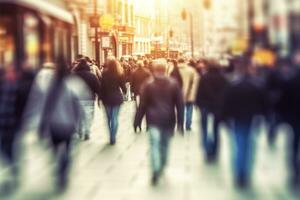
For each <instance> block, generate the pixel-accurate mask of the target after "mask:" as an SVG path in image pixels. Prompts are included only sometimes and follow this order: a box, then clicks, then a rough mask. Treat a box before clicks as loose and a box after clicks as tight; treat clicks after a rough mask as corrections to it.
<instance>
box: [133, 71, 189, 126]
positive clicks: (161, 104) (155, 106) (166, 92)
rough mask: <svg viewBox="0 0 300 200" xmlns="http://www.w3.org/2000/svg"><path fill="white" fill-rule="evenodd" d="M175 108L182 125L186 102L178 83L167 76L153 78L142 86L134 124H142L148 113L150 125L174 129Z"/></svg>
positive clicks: (179, 124)
mask: <svg viewBox="0 0 300 200" xmlns="http://www.w3.org/2000/svg"><path fill="white" fill-rule="evenodd" d="M175 108H176V111H177V112H176V113H177V123H178V126H180V127H182V125H183V112H184V102H183V95H182V92H181V88H180V87H179V85H178V83H177V82H176V81H175V80H174V79H172V78H169V77H166V76H162V77H154V78H151V79H149V80H148V81H146V82H145V84H144V85H143V87H142V93H141V103H140V106H139V107H138V109H137V113H136V116H135V120H134V125H135V126H138V125H140V124H141V121H142V118H143V116H144V115H145V114H146V120H147V124H148V125H153V126H157V127H159V128H165V129H171V130H172V129H174V127H175V125H176V114H175Z"/></svg>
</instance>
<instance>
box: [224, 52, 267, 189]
mask: <svg viewBox="0 0 300 200" xmlns="http://www.w3.org/2000/svg"><path fill="white" fill-rule="evenodd" d="M237 64H238V66H237V68H239V70H240V71H239V77H238V78H237V80H235V81H234V82H232V83H231V84H230V85H229V86H228V87H227V88H226V90H225V93H224V98H223V103H222V107H221V108H222V109H221V110H222V111H221V113H222V114H221V116H222V118H223V119H225V120H227V121H228V122H229V125H230V126H229V127H230V129H231V132H232V138H233V147H232V149H233V160H234V164H233V166H234V176H235V183H236V185H237V186H239V187H246V186H248V185H249V183H250V178H251V165H252V163H253V159H252V158H253V151H254V149H253V148H254V135H255V133H254V132H253V130H255V129H254V127H253V125H254V124H253V120H254V118H255V117H256V116H258V115H266V114H267V111H268V106H269V101H268V98H267V95H266V92H265V90H264V88H263V86H262V85H261V84H259V82H258V81H257V79H256V78H257V77H255V74H254V75H253V74H252V75H251V74H249V65H250V61H247V58H245V57H242V58H239V61H238V63H237Z"/></svg>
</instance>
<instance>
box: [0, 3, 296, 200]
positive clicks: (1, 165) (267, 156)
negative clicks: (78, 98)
mask: <svg viewBox="0 0 300 200" xmlns="http://www.w3.org/2000/svg"><path fill="white" fill-rule="evenodd" d="M299 53H300V0H0V75H1V78H0V82H1V86H0V90H1V91H0V136H1V134H2V135H5V134H3V132H5V130H6V128H7V127H6V125H7V124H10V123H12V124H14V122H15V121H14V120H11V119H10V118H9V117H7V116H8V114H7V113H10V114H11V113H12V112H14V109H15V108H16V106H14V105H15V103H16V101H15V99H14V98H10V97H9V95H10V91H11V90H12V91H15V90H17V89H15V88H17V87H19V86H15V85H14V84H15V83H17V84H20V83H21V84H20V85H21V86H24V87H23V90H22V95H23V96H21V97H24V99H25V97H26V98H28V95H29V94H31V92H30V89H31V86H32V85H35V87H33V88H34V89H36V88H37V89H41V88H42V89H45V88H43V86H44V85H43V84H39V82H38V81H39V80H47V79H48V78H49V77H50V76H49V74H44V76H41V77H40V78H39V79H38V81H37V80H36V79H35V78H36V75H37V74H38V73H39V72H40V71H42V70H41V69H48V68H51V67H52V68H53V66H54V64H53V63H56V64H57V63H58V65H60V64H61V66H64V67H66V68H67V67H69V68H70V67H71V65H72V67H73V69H72V70H74V69H76V67H77V66H78V65H88V66H87V68H88V70H90V71H92V67H95V66H96V69H97V70H95V71H96V73H95V74H96V75H97V78H99V80H98V81H99V82H101V81H102V80H101V75H102V74H101V73H102V72H103V71H105V66H104V65H105V64H106V61H107V60H109V59H110V58H112V57H115V58H116V61H115V62H116V63H115V65H116V68H117V66H118V65H120V66H122V67H123V68H124V71H126V70H127V69H129V70H128V71H129V75H128V77H129V78H128V80H127V81H126V82H127V85H126V87H127V89H128V88H129V89H128V90H130V84H131V83H129V82H130V75H131V74H130V73H131V72H132V71H134V70H135V69H136V68H138V66H144V67H145V68H146V66H147V67H149V66H150V64H149V63H150V61H151V60H154V59H157V58H165V59H169V61H170V60H171V59H174V60H176V59H178V58H184V61H183V62H185V64H189V65H190V66H191V67H194V68H195V69H197V70H198V71H197V72H199V77H200V80H201V77H202V75H204V74H205V73H206V72H207V71H209V70H207V68H209V65H210V64H211V63H210V62H209V61H211V60H214V61H217V63H218V64H216V63H215V62H212V63H213V64H211V65H213V66H214V67H215V65H217V66H218V67H221V70H220V71H221V72H222V73H223V72H224V74H225V75H226V77H227V76H228V77H230V78H228V79H234V78H235V74H234V75H232V74H229V75H228V74H226V73H227V71H226V70H223V69H224V68H226V67H228V68H229V67H233V66H235V65H236V66H238V65H241V63H242V62H241V61H240V60H238V59H237V62H234V61H236V60H234V58H242V59H243V58H244V57H241V56H245V55H247V56H250V57H251V61H252V62H251V64H253V66H254V65H255V66H263V67H269V68H270V69H273V68H274V69H275V68H276V67H278V66H279V65H280V66H283V67H282V68H280V69H279V67H278V69H279V70H277V68H276V70H274V71H275V72H278V73H279V74H280V75H278V74H276V77H275V78H278V77H279V78H278V79H280V81H282V82H284V81H285V80H283V79H285V78H286V77H285V75H287V76H288V75H290V74H288V72H286V71H284V70H287V69H286V68H284V67H286V66H287V65H292V64H291V63H292V62H293V64H294V65H295V66H296V65H297V66H299V55H300V54H299ZM117 60H120V63H121V64H119V62H118V61H117ZM138 60H139V61H140V62H137V61H138ZM188 60H190V63H188ZM233 60H234V61H233ZM245 60H246V59H245ZM58 61H63V62H61V63H59V62H58ZM192 61H195V66H192V65H193V62H192ZM196 61H197V64H196ZM45 63H46V65H45ZM50 63H52V65H51V64H50ZM170 63H171V62H169V63H168V64H169V65H171V64H170ZM245 63H246V62H245ZM245 63H244V64H245ZM113 64H114V63H113ZM245 65H246V64H245ZM249 65H250V64H249ZM84 67H85V66H84ZM173 67H174V66H173ZM206 67H207V68H206ZM223 67H224V68H223ZM90 68H91V69H90ZM98 68H99V69H98ZM141 68H142V67H141ZM149 68H150V67H149ZM133 69H134V70H133ZM281 69H282V70H283V71H280V70H281ZM130 70H132V71H131V72H130ZM251 70H253V69H252V68H250V70H249V71H251ZM56 71H59V70H56ZM62 71H63V70H62ZM70 71H71V70H70ZM74 71H76V70H74ZM74 71H72V72H74ZM98 71H99V73H100V75H99V74H97V73H98ZM100 71H101V72H100ZM121 71H122V70H121ZM253 71H255V70H253ZM287 71H289V69H288V70H287ZM291 71H292V72H291V73H294V72H295V71H293V70H291ZM19 72H20V73H19ZM59 72H60V71H59ZM268 72H269V71H268ZM272 72H273V71H272ZM285 72H286V73H285ZM60 73H61V74H59V75H61V77H63V78H64V75H65V74H63V72H60ZM125 73H127V71H126V72H125ZM229 73H230V72H229ZM255 73H256V71H255ZM289 73H290V71H289ZM295 74H296V73H295ZM98 75H99V76H98ZM126 75H127V74H126ZM260 75H261V74H258V73H257V74H255V75H254V76H255V78H261V79H260V80H259V81H257V83H261V82H263V83H262V85H263V84H265V82H267V81H265V80H267V79H268V78H269V76H268V75H265V74H262V75H261V77H260ZM277 75H278V76H277ZM281 75H284V77H283V76H281ZM37 77H39V76H37ZM58 77H59V76H58ZM232 77H234V78H232ZM290 77H291V76H289V77H288V78H286V79H289V78H290ZM299 77H300V76H299ZM299 77H298V78H299ZM3 80H4V81H3ZM261 80H262V81H261ZM298 80H299V79H298ZM2 81H3V82H2ZM5 81H7V82H5ZM276 81H277V80H276ZM95 82H97V80H96V81H95ZM6 83H8V84H6ZM277 83H278V82H276V83H275V90H276V91H275V93H276V92H278V90H280V92H282V91H281V90H282V88H281V86H282V85H280V84H281V82H280V84H277ZM17 84H16V85H17ZM31 84H32V85H31ZM71 84H73V86H74V88H73V89H70V88H68V89H70V90H71V91H73V92H74V91H75V92H74V93H76V91H77V92H78V91H79V90H85V89H82V88H84V87H83V86H80V84H77V85H76V84H74V82H72V81H71ZM109 84H110V82H109ZM109 84H107V85H109ZM99 85H100V84H99ZM99 85H98V86H99ZM265 85H267V84H265ZM278 85H280V87H277V86H278ZM299 85H300V84H299ZM299 85H298V86H299ZM272 86H274V85H272ZM25 87H26V88H25ZM99 87H100V86H99ZM21 88H22V87H21ZM24 88H25V89H24ZM48 89H49V88H48ZM117 89H118V92H119V93H120V95H124V102H125V103H124V105H123V106H122V108H121V112H120V113H121V114H120V120H119V121H120V128H119V129H120V131H119V132H120V134H119V135H120V136H118V144H117V145H116V146H115V147H113V148H112V147H110V146H108V145H107V132H108V131H107V130H106V128H107V125H106V121H105V117H106V115H105V113H104V112H105V111H104V109H103V107H101V106H100V107H97V106H95V108H94V107H92V109H93V112H94V111H95V114H94V113H93V115H95V118H94V119H93V118H92V119H93V120H90V124H91V127H92V128H91V140H89V138H86V140H87V141H86V142H82V141H80V140H79V139H78V138H77V137H78V136H77V135H76V136H74V138H73V136H72V138H69V139H74V140H72V145H71V146H72V147H73V148H72V149H68V148H67V149H68V151H70V158H72V160H73V162H72V168H71V170H70V175H69V180H70V181H69V185H68V188H67V189H66V190H65V191H64V193H60V192H61V191H59V192H57V191H56V189H57V188H56V189H55V186H58V188H59V186H60V185H59V184H58V183H57V182H55V180H54V178H53V177H54V174H55V172H54V171H55V167H56V161H57V160H59V159H57V157H59V156H56V157H55V156H53V155H52V154H53V152H52V150H51V148H50V146H51V145H49V144H45V143H44V142H41V138H40V136H39V135H38V134H36V132H34V131H32V132H30V131H29V132H26V131H27V130H26V131H25V132H26V133H28V134H24V135H23V134H20V135H17V136H18V137H16V139H15V138H13V139H12V138H10V137H9V136H8V137H6V136H4V137H2V136H1V138H0V147H1V145H2V147H1V148H3V147H5V144H7V143H5V142H3V141H5V139H6V140H7V139H8V140H10V141H13V142H11V146H10V147H9V148H10V149H13V147H12V146H16V147H17V148H16V150H14V151H15V152H14V154H16V155H17V156H16V157H18V158H20V159H15V160H18V161H16V163H15V162H11V163H10V162H8V164H7V161H6V160H5V159H0V160H1V162H0V195H1V196H0V199H1V200H2V199H12V200H15V199H20V200H27V199H28V200H42V199H43V200H44V199H66V200H67V199H70V200H77V199H79V200H80V199H104V200H113V199H118V200H135V199H144V200H146V199H149V200H170V199H174V200H176V199H182V200H183V199H184V200H188V199H191V200H194V199H200V198H208V199H217V200H218V199H228V200H234V199H236V200H240V199H251V200H252V199H262V200H267V199H270V200H271V199H272V200H273V199H278V200H281V199H291V200H296V199H299V198H300V197H299V187H298V188H296V189H295V188H292V187H290V182H289V181H290V178H291V177H290V171H291V169H290V168H291V167H290V166H291V163H289V162H288V161H289V155H290V154H289V153H290V152H289V150H288V149H289V148H291V144H292V143H289V139H290V138H289V135H288V134H286V133H290V132H292V131H291V127H290V126H288V125H287V124H283V125H282V124H280V126H278V127H279V128H278V127H277V128H278V129H277V130H276V131H275V132H277V133H278V136H277V135H276V139H273V141H271V142H272V144H269V143H270V141H268V139H269V138H268V136H267V134H266V133H267V132H268V121H267V120H265V121H264V120H261V122H262V123H258V125H257V127H255V128H254V129H255V131H256V133H257V135H256V140H255V141H256V144H255V145H256V151H255V153H254V155H255V160H256V161H255V162H254V161H253V162H250V164H251V165H252V164H253V165H254V163H255V170H254V171H253V177H254V178H253V179H254V181H253V186H252V187H250V188H246V189H245V188H244V189H241V188H238V187H236V186H235V185H234V184H233V183H232V182H234V180H233V178H232V174H233V171H234V170H233V169H232V166H231V164H232V158H231V156H232V152H230V147H231V146H233V145H232V143H233V142H232V140H231V139H232V135H231V134H230V130H229V128H228V127H227V126H226V125H225V126H223V125H222V128H221V131H220V132H221V133H222V135H221V136H220V138H221V139H220V141H221V142H220V146H222V147H221V148H222V150H221V151H220V155H219V160H218V161H217V162H215V163H209V162H208V163H207V162H205V156H204V155H202V153H200V151H201V150H199V149H200V148H199V146H200V145H199V143H201V142H200V141H201V139H199V137H200V136H199V134H198V132H201V126H200V123H199V121H200V119H201V117H200V115H199V114H198V113H197V112H194V114H192V116H193V120H192V121H193V126H192V128H191V129H192V131H191V132H190V133H188V134H186V135H185V136H184V137H182V136H181V135H179V134H175V136H174V141H173V144H172V146H173V147H172V148H171V150H170V155H171V156H170V162H169V166H170V167H169V169H168V171H167V172H166V174H165V175H164V176H163V177H162V181H161V183H160V184H159V185H158V186H157V187H151V186H150V184H149V180H150V170H149V169H148V168H149V159H148V157H149V149H148V148H147V147H148V145H149V144H148V143H149V141H148V136H147V135H146V134H144V133H142V134H140V135H138V134H134V131H133V130H132V129H133V128H132V119H133V118H134V113H135V109H136V105H135V104H133V102H131V100H133V99H134V97H133V95H132V94H131V92H128V91H127V93H126V92H124V91H123V93H122V94H121V92H120V88H119V87H118V88H117ZM122 89H123V88H122ZM268 89H269V88H268ZM272 89H274V88H272ZM272 89H270V90H268V92H270V91H271V90H272ZM7 91H8V92H7ZM45 91H47V89H45ZM5 92H7V93H8V97H7V96H6V95H4V94H7V93H5ZM68 92H70V91H68ZM272 92H273V91H271V92H270V93H272ZM53 93H55V92H53ZM66 93H67V92H66ZM95 93H96V94H94V96H96V95H99V94H97V92H95ZM99 93H100V92H99ZM125 93H126V94H125ZM39 95H40V96H39ZM271 95H273V93H272V94H271ZM271 95H270V96H271ZM276 95H277V93H276V94H275V96H276ZM29 96H30V95H29ZM33 96H34V95H33ZM35 97H36V99H34V101H33V104H32V105H31V106H32V107H31V109H32V110H38V112H42V110H43V109H41V107H39V103H40V102H42V101H44V100H45V98H44V97H43V95H41V93H38V95H37V96H35ZM42 97H43V98H42ZM122 97H123V96H121V97H120V98H122ZM276 97H277V96H276ZM17 98H19V97H17ZM98 98H99V96H98ZM272 98H273V96H272ZM272 98H271V99H272ZM99 99H100V98H99ZM274 99H276V98H274ZM278 99H279V98H278ZM299 99H300V98H299ZM49 101H50V103H49V104H51V100H49ZM122 101H123V99H122ZM3 102H4V103H3ZM95 102H96V99H95V97H94V99H93V101H92V104H93V105H94V104H95V105H98V104H96V103H95ZM295 102H296V103H295V104H298V103H297V101H295ZM26 103H27V99H25V100H24V102H23V104H22V106H23V108H24V107H26V106H25V104H26ZM46 103H47V101H46ZM299 103H300V102H299ZM6 104H7V105H13V106H12V108H11V107H9V106H7V105H6ZM270 104H271V103H270ZM288 105H289V104H288ZM23 108H22V109H23ZM24 109H25V108H24ZM11 110H13V111H11ZM50 110H51V109H50ZM292 110H293V108H292ZM299 110H300V109H299ZM299 110H298V111H299ZM48 111H49V110H48ZM14 114H15V113H14ZM60 114H61V113H60ZM63 116H64V115H63ZM14 117H16V116H14ZM18 117H19V118H21V115H18V116H17V118H18ZM65 118H68V117H65ZM20 120H21V119H20ZM12 121H13V122H12ZM32 121H33V122H31V123H33V124H34V125H36V124H35V123H34V121H35V119H33V120H32ZM271 121H272V120H271ZM296 121H297V120H296ZM298 121H299V120H298ZM18 122H19V121H18ZM272 122H273V121H272ZM26 123H27V121H26V120H25V126H26V125H29V126H31V125H32V124H31V123H29V122H28V124H26ZM36 123H37V122H36ZM208 123H210V122H208ZM274 123H275V122H274ZM276 123H277V122H276ZM20 124H24V121H23V122H22V123H20ZM278 124H279V122H278V123H277V124H276V125H278ZM210 125H211V124H210ZM3 127H4V128H3ZM9 128H12V129H13V131H14V132H17V131H16V130H15V129H14V127H9ZM26 128H28V127H26ZM30 128H31V127H29V129H30ZM259 128H261V129H259ZM3 129H4V131H3ZM143 129H144V130H145V129H146V127H145V126H144V124H143ZM298 130H300V129H298ZM35 131H36V130H35ZM103 132H104V133H105V134H102V133H103ZM228 133H229V134H228ZM70 137H71V136H70ZM88 137H89V136H88ZM3 138H5V139H4V140H1V139H3ZM200 138H201V137H200ZM298 139H299V138H298ZM15 140H16V141H15ZM1 141H2V142H1ZM119 141H120V142H119ZM68 142H69V143H68V145H67V146H69V145H70V141H68ZM114 142H115V141H114ZM114 142H111V143H113V145H114ZM298 144H299V142H298ZM52 145H53V144H52ZM53 146H54V145H53ZM297 148H298V149H299V146H298V147H297ZM295 149H296V148H295ZM2 151H3V149H2ZM54 152H55V153H56V149H55V150H54ZM298 152H299V150H298ZM4 153H5V151H4ZM6 153H7V152H6ZM10 153H11V152H10ZM68 153H69V152H68ZM8 154H9V152H8ZM295 154H296V153H295ZM299 154H300V153H297V155H298V157H297V158H295V159H294V160H297V161H298V163H299V160H300V159H299ZM62 157H63V156H62ZM67 157H68V156H67ZM63 158H64V157H63ZM295 165H296V164H295ZM15 166H18V167H17V168H20V171H21V173H19V172H17V171H14V167H15ZM298 166H299V165H298ZM10 171H12V174H13V175H15V176H17V177H19V178H18V179H19V180H18V181H17V182H13V181H11V180H10V179H11V177H10V176H9V173H10ZM298 172H299V169H298ZM298 175H299V173H298ZM299 177H300V176H299ZM299 177H298V178H299ZM63 178H64V177H63ZM7 180H8V182H12V183H13V184H10V185H6V182H7ZM299 180H300V179H299ZM62 182H64V183H65V182H68V181H67V180H63V181H62ZM299 182H300V181H299Z"/></svg>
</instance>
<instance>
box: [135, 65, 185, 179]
mask: <svg viewBox="0 0 300 200" xmlns="http://www.w3.org/2000/svg"><path fill="white" fill-rule="evenodd" d="M152 70H153V76H154V77H153V78H150V79H149V80H147V81H146V82H145V84H144V85H143V87H142V92H141V103H140V105H139V107H138V109H137V112H136V115H135V119H134V125H133V126H134V129H137V127H138V126H140V124H141V121H142V119H143V117H144V115H146V120H147V124H148V126H149V129H148V132H149V139H150V157H151V168H152V180H151V182H152V184H153V185H156V184H157V182H158V179H159V177H160V175H161V174H162V172H163V170H164V168H165V166H166V163H167V157H168V148H169V140H170V137H171V136H172V135H173V132H174V128H175V126H176V122H177V127H178V129H179V130H180V131H182V132H183V112H184V101H183V95H182V92H181V88H180V86H179V85H178V83H177V82H176V81H175V80H174V79H172V78H170V77H168V76H166V75H165V73H166V62H164V61H162V60H157V61H154V62H153V63H152ZM175 113H176V114H175Z"/></svg>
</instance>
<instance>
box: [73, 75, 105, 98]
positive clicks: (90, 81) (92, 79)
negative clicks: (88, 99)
mask: <svg viewBox="0 0 300 200" xmlns="http://www.w3.org/2000/svg"><path fill="white" fill-rule="evenodd" d="M75 74H76V75H77V76H79V77H80V78H81V79H82V80H83V81H84V82H85V83H86V84H87V86H88V87H89V89H90V91H91V92H92V94H93V100H95V97H96V95H97V96H98V97H100V96H101V85H100V81H99V79H98V77H97V76H96V75H95V74H93V73H92V72H91V71H89V70H78V71H76V72H75Z"/></svg>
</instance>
